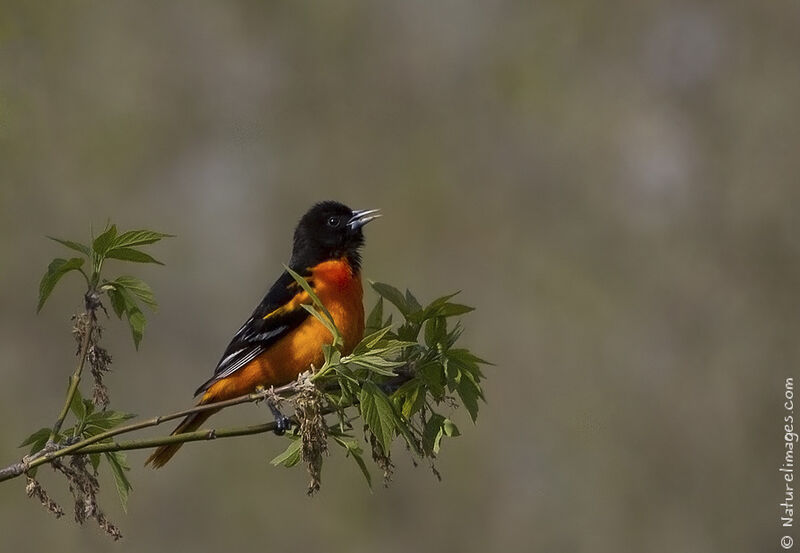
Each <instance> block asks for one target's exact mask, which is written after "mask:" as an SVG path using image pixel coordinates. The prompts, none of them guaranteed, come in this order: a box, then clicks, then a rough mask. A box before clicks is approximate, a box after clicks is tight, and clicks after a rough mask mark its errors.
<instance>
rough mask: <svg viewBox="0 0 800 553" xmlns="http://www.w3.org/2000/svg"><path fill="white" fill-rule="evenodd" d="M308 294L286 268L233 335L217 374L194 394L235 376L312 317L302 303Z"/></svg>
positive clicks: (220, 361)
mask: <svg viewBox="0 0 800 553" xmlns="http://www.w3.org/2000/svg"><path fill="white" fill-rule="evenodd" d="M307 296H308V294H306V293H305V291H304V290H303V289H302V288H301V287H300V286H298V285H297V283H296V282H295V280H294V279H293V278H292V275H290V274H289V273H287V272H286V271H284V272H283V274H282V275H281V276H280V278H279V279H278V280H277V281H276V282H275V284H273V285H272V288H270V289H269V292H267V295H266V296H264V299H263V300H261V303H259V304H258V307H256V309H255V311H253V314H252V315H250V318H249V319H247V321H245V323H244V324H243V325H242V327H241V328H240V329H239V330H238V331H237V332H236V334H235V335H234V336H233V339H231V343H230V344H228V347H227V348H226V349H225V353H223V354H222V358H221V359H220V360H219V363H217V368H216V369H215V370H214V376H212V377H211V378H210V379H209V380H208V381H207V382H205V383H204V384H203V385H202V386H200V387H199V388H198V389H197V391H196V392H195V393H194V395H198V394H200V393H202V392H205V391H206V390H207V389H208V388H209V387H210V386H211V385H212V384H214V382H216V381H218V380H221V379H223V378H226V377H228V376H230V375H232V374H233V373H234V372H236V371H238V370H239V369H241V368H242V367H244V366H245V365H247V364H248V363H249V362H251V361H252V360H253V359H255V358H256V357H258V356H259V355H260V354H262V353H263V352H265V351H266V350H267V349H269V347H270V346H271V345H272V344H274V343H275V342H276V341H278V340H279V339H280V338H281V337H283V336H284V335H286V334H287V333H288V332H290V331H291V330H292V329H294V328H297V327H298V326H300V323H302V322H303V321H304V320H305V319H306V317H308V316H309V313H308V311H306V310H305V309H303V308H302V307H301V306H300V304H301V303H302V300H303V299H304V298H307ZM298 300H301V301H298Z"/></svg>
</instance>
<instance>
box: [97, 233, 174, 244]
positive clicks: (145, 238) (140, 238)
mask: <svg viewBox="0 0 800 553" xmlns="http://www.w3.org/2000/svg"><path fill="white" fill-rule="evenodd" d="M174 236H175V235H174V234H164V233H163V232H155V231H152V230H129V231H127V232H123V233H122V234H120V235H119V236H117V238H116V239H115V240H114V242H113V244H112V247H113V248H122V247H130V246H143V245H145V244H153V243H155V242H158V241H159V240H161V239H162V238H174Z"/></svg>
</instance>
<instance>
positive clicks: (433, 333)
mask: <svg viewBox="0 0 800 553" xmlns="http://www.w3.org/2000/svg"><path fill="white" fill-rule="evenodd" d="M446 334H447V321H446V320H445V318H444V317H433V318H432V319H428V320H427V322H426V323H425V345H427V346H428V347H429V348H432V347H435V346H436V344H438V343H439V342H440V341H441V340H442V338H444V337H445V335H446Z"/></svg>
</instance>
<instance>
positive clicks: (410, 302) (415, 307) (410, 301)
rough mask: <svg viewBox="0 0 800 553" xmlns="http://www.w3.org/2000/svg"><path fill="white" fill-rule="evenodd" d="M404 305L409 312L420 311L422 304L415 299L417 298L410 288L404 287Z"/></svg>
mask: <svg viewBox="0 0 800 553" xmlns="http://www.w3.org/2000/svg"><path fill="white" fill-rule="evenodd" d="M406 306H407V307H408V312H409V314H411V313H416V312H418V311H422V306H421V305H420V304H419V301H417V298H415V297H414V294H412V293H411V290H409V289H408V288H406Z"/></svg>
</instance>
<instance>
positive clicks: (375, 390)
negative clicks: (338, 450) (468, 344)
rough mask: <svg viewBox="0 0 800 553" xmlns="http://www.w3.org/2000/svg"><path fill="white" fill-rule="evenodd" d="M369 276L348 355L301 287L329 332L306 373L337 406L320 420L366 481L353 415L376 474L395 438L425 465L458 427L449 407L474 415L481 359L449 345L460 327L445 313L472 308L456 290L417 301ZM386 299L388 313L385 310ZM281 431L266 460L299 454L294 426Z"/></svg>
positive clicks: (288, 461)
mask: <svg viewBox="0 0 800 553" xmlns="http://www.w3.org/2000/svg"><path fill="white" fill-rule="evenodd" d="M292 276H294V277H295V279H296V280H297V281H298V283H299V284H300V285H301V286H302V285H303V284H305V280H304V279H302V277H300V276H299V275H296V274H293V275H292ZM370 284H371V285H372V288H373V289H374V290H375V291H376V292H377V293H378V295H379V296H380V297H379V299H378V301H377V302H376V304H375V306H374V308H373V309H372V310H371V311H370V313H369V316H368V317H367V321H366V332H365V334H366V336H365V337H364V338H363V339H362V340H361V342H360V343H359V344H358V345H357V346H356V347H355V348H354V350H353V351H352V352H351V353H350V354H349V355H342V352H341V349H340V347H341V346H340V344H341V343H342V340H341V336H340V335H339V333H338V330H337V329H336V327H335V325H334V324H333V320H332V318H331V317H330V316H329V314H327V313H325V312H324V311H322V310H321V309H319V307H320V306H321V303H319V300H318V299H317V298H316V296H314V293H313V291H312V290H311V289H310V287H304V288H307V289H306V291H307V292H308V293H309V295H310V296H311V298H312V302H313V304H314V307H311V306H309V311H310V313H311V314H312V315H313V316H315V317H316V318H317V319H318V320H319V321H320V322H321V323H322V324H324V325H325V326H326V327H327V328H328V329H329V330H330V331H331V333H332V334H333V336H334V340H333V345H330V346H325V347H324V351H323V352H324V359H325V361H324V364H323V365H322V367H320V368H319V369H318V370H317V371H316V372H315V373H314V375H313V377H312V380H313V382H314V384H315V385H316V386H317V387H318V388H319V389H320V390H321V391H322V393H323V396H324V399H325V402H326V403H327V405H328V406H329V408H330V410H333V411H335V412H336V413H337V414H338V422H336V423H334V424H331V425H328V427H327V433H328V436H329V438H331V439H332V440H333V441H334V442H335V443H336V444H338V445H339V446H341V447H342V448H343V449H344V450H345V453H346V455H347V456H348V457H351V458H352V459H353V460H354V461H355V463H356V464H357V465H358V468H359V470H360V471H361V472H362V473H363V474H364V476H365V478H366V480H367V483H368V484H370V485H371V476H370V472H369V469H368V468H367V463H366V462H365V460H364V449H363V448H362V446H361V442H360V440H359V439H358V437H357V436H356V435H355V434H354V433H353V422H354V421H355V420H356V419H357V418H359V417H360V419H361V422H362V425H363V432H364V436H363V437H364V441H365V443H366V444H368V447H369V448H370V449H371V452H372V458H373V460H374V461H375V462H376V463H377V464H378V466H379V468H381V469H382V470H383V471H384V479H386V478H388V476H389V474H390V472H391V450H392V444H393V443H394V442H395V441H396V440H400V441H401V442H403V443H404V444H405V446H406V447H407V449H408V450H409V451H411V452H412V453H413V455H414V456H415V457H416V458H418V459H425V460H428V461H429V462H430V463H431V466H432V467H433V460H434V459H435V457H436V456H437V455H438V454H439V452H440V449H441V445H442V440H443V438H444V437H456V436H458V435H459V434H460V431H459V429H458V427H457V426H456V424H455V423H454V422H453V420H452V419H451V418H450V416H451V412H452V411H454V410H455V408H457V407H459V406H463V407H464V409H465V410H466V411H467V413H468V414H469V417H470V419H471V420H472V421H473V422H474V421H475V420H476V419H477V417H478V411H479V402H480V401H482V400H484V401H485V399H484V394H483V389H482V387H481V381H482V380H483V378H484V375H483V373H482V371H481V365H484V364H487V362H486V361H484V360H483V359H481V358H480V357H478V356H476V355H474V354H473V353H471V352H470V351H469V350H467V349H465V348H457V347H455V344H456V342H457V341H458V340H459V338H460V337H461V334H462V331H463V327H462V325H461V323H460V322H456V323H455V324H452V323H451V319H452V318H454V317H458V316H460V315H464V314H466V313H469V312H470V311H472V310H473V308H471V307H469V306H466V305H463V304H459V303H455V302H453V301H451V300H452V299H453V297H454V296H455V295H456V294H449V295H446V296H442V297H440V298H437V299H436V300H434V301H432V302H430V303H429V304H427V305H425V306H423V305H422V304H421V303H420V302H419V301H418V300H417V299H416V297H414V295H413V294H411V292H409V291H406V292H405V293H403V292H401V291H400V290H398V289H397V288H394V287H393V286H390V285H388V284H384V283H379V282H371V283H370ZM386 303H389V304H391V306H393V307H394V310H395V311H396V313H394V312H393V313H387V312H388V311H389V309H390V308H388V306H386ZM396 315H399V317H396ZM395 317H396V318H395ZM351 406H355V409H357V416H348V413H347V409H348V408H349V407H351ZM288 437H289V439H290V440H292V442H291V443H290V444H289V447H288V448H287V449H286V451H284V452H283V453H282V454H280V455H278V456H277V457H276V458H275V459H273V461H272V463H273V464H276V465H277V464H282V465H285V466H293V465H295V464H297V463H298V462H299V461H300V460H301V455H300V452H301V443H300V442H301V439H300V436H299V435H298V434H297V433H296V432H295V433H290V434H289V435H288ZM434 471H435V468H434ZM437 474H438V473H437Z"/></svg>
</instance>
